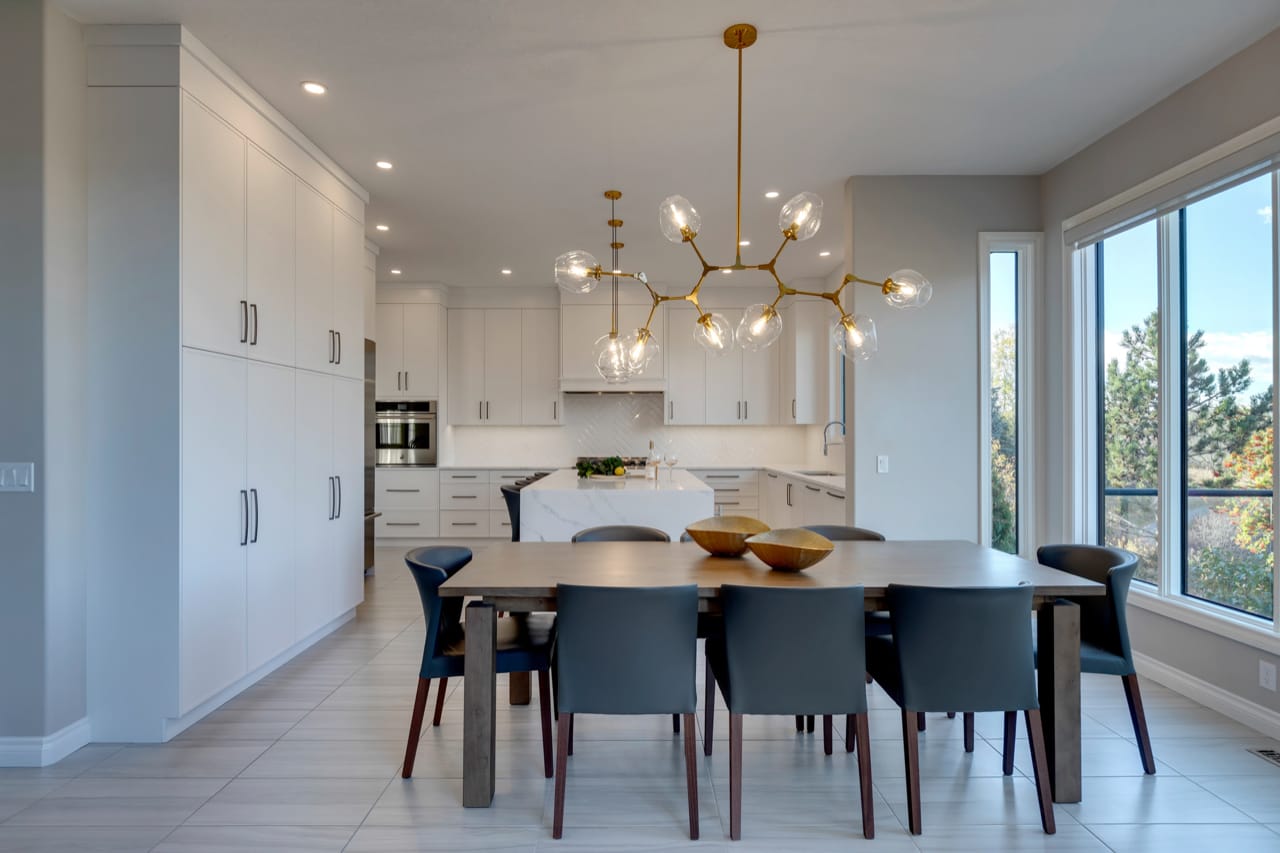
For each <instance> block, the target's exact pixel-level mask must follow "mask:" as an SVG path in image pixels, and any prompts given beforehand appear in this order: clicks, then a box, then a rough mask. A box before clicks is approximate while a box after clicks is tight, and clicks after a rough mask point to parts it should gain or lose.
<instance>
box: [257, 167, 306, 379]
mask: <svg viewBox="0 0 1280 853" xmlns="http://www.w3.org/2000/svg"><path fill="white" fill-rule="evenodd" d="M248 174H249V178H248V181H247V186H248V202H247V211H248V213H247V216H248V229H247V233H248V244H247V255H248V257H247V269H248V282H249V284H248V300H249V357H250V358H253V359H257V360H260V361H269V362H272V363H273V364H287V365H291V366H292V364H293V331H294V319H293V249H294V246H293V204H294V202H293V184H294V177H293V175H292V174H290V173H289V172H288V170H286V169H285V168H284V167H283V166H281V165H280V164H279V163H277V162H276V161H275V160H272V159H271V158H270V157H268V156H267V155H266V154H264V153H262V151H260V150H259V149H258V148H256V147H255V146H253V145H250V146H249V171H248Z"/></svg>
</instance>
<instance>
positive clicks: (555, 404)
mask: <svg viewBox="0 0 1280 853" xmlns="http://www.w3.org/2000/svg"><path fill="white" fill-rule="evenodd" d="M559 419H560V401H559V400H552V401H551V420H553V421H557V420H559Z"/></svg>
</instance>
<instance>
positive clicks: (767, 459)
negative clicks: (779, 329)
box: [440, 394, 843, 469]
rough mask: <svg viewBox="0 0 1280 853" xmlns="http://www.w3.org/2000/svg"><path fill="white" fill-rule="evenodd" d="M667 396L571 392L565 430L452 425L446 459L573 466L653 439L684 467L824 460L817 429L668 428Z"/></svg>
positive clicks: (640, 448) (628, 452) (445, 435)
mask: <svg viewBox="0 0 1280 853" xmlns="http://www.w3.org/2000/svg"><path fill="white" fill-rule="evenodd" d="M663 399H664V398H663V395H661V394H566V395H565V397H564V424H563V425H562V426H558V427H493V426H470V427H465V426H453V427H450V426H446V427H444V429H443V430H442V440H441V444H440V464H441V465H451V466H465V465H475V466H494V465H515V466H530V465H533V466H553V465H554V466H558V467H568V466H571V465H572V464H573V463H574V461H575V460H576V459H577V457H579V456H606V455H610V454H615V453H616V454H618V455H619V456H642V455H644V454H646V453H647V452H648V450H649V441H650V440H653V441H654V442H655V443H656V444H657V446H658V448H659V449H660V450H662V449H665V448H666V447H667V442H668V441H669V442H670V443H671V446H672V447H674V448H675V450H676V452H677V453H678V454H679V459H680V461H679V463H678V464H679V466H680V467H682V468H684V467H696V466H699V465H725V466H737V465H741V466H747V467H756V466H760V465H814V466H817V465H823V464H824V463H827V464H831V463H837V462H838V463H839V465H840V468H841V469H843V459H842V458H841V459H839V460H837V459H836V458H835V457H832V458H829V459H823V457H822V452H821V451H822V428H821V427H818V426H664V425H663V423H662V407H663Z"/></svg>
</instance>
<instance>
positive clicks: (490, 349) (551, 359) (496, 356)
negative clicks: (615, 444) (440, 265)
mask: <svg viewBox="0 0 1280 853" xmlns="http://www.w3.org/2000/svg"><path fill="white" fill-rule="evenodd" d="M555 313H556V312H555V311H554V310H553V309H544V308H525V309H521V308H452V309H450V310H449V332H448V338H449V396H448V405H447V408H448V420H449V423H450V424H454V425H457V426H468V425H475V426H514V425H519V424H527V425H537V424H554V423H559V421H560V408H561V407H560V396H559V393H560V392H559V387H558V383H554V382H553V381H552V378H553V377H556V376H557V375H558V370H557V365H556V362H557V354H558V352H559V349H558V341H557V340H556V337H557V335H556V323H555V320H554V317H555ZM526 380H527V382H526Z"/></svg>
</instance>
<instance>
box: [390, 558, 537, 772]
mask: <svg viewBox="0 0 1280 853" xmlns="http://www.w3.org/2000/svg"><path fill="white" fill-rule="evenodd" d="M404 559H405V563H406V564H407V565H408V567H409V571H410V572H411V573H412V574H413V580H414V582H415V583H416V584H417V586H418V595H419V597H420V598H421V599H422V612H423V615H424V616H425V617H426V621H427V632H426V639H425V640H424V643H423V648H422V666H421V668H420V669H419V671H418V692H417V695H416V696H415V698H414V702H413V716H412V717H411V719H410V722H409V742H408V744H407V745H406V746H405V751H404V769H403V771H402V773H401V775H402V776H403V777H404V778H405V779H408V778H410V777H411V776H413V763H414V759H415V758H416V756H417V754H418V738H419V736H420V735H421V732H422V717H423V714H424V713H425V711H426V707H427V695H428V693H429V692H430V689H431V680H432V679H433V678H438V679H440V686H439V688H438V692H437V693H436V710H435V715H434V717H433V718H432V721H431V724H432V725H433V726H438V725H440V714H441V712H442V711H443V710H444V698H445V691H446V689H447V688H448V685H449V679H450V678H456V677H460V676H461V675H462V673H463V669H464V666H465V663H466V636H465V633H464V631H463V626H462V599H461V598H447V599H446V598H441V597H440V593H439V587H440V584H442V583H444V582H445V581H446V580H448V579H449V578H450V577H452V576H453V575H454V574H456V573H457V572H458V571H460V570H461V569H462V568H463V567H464V566H466V565H467V563H470V562H471V549H470V548H461V547H452V546H433V547H428V548H419V549H417V550H416V551H411V552H410V553H408V554H407V555H405V558H404ZM552 624H553V623H552V617H551V616H549V615H547V614H533V615H530V616H529V617H528V618H522V619H499V620H498V627H497V631H498V637H497V639H498V643H497V666H496V671H497V672H500V673H501V672H537V673H538V704H539V706H540V711H541V714H542V769H543V774H544V775H545V776H546V778H548V779H550V778H551V689H550V684H549V683H548V680H547V677H548V670H549V669H550V666H551V628H552Z"/></svg>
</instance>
